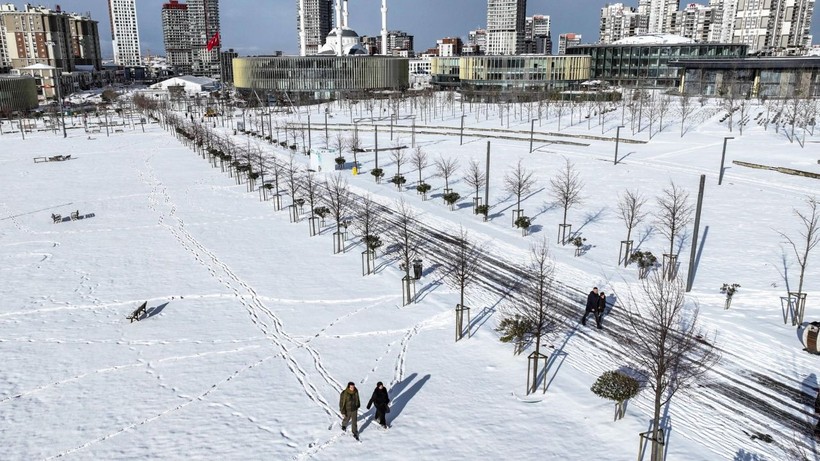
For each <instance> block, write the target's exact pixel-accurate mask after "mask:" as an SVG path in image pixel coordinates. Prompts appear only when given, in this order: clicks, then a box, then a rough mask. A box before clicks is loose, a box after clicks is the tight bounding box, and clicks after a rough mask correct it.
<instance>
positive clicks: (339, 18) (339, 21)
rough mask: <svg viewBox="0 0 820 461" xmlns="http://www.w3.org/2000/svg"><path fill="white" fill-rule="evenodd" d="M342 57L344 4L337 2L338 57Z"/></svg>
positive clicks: (337, 0) (338, 0)
mask: <svg viewBox="0 0 820 461" xmlns="http://www.w3.org/2000/svg"><path fill="white" fill-rule="evenodd" d="M341 55H342V3H341V1H340V0H336V56H341Z"/></svg>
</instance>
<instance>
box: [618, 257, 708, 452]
mask: <svg viewBox="0 0 820 461" xmlns="http://www.w3.org/2000/svg"><path fill="white" fill-rule="evenodd" d="M641 292H642V293H640V296H636V295H635V294H634V293H631V292H630V293H629V296H628V297H627V299H626V300H625V301H624V304H625V306H624V307H625V309H624V315H625V317H626V328H627V330H628V333H627V334H625V335H624V336H623V337H622V339H621V342H620V344H621V345H622V347H623V355H624V357H627V358H628V359H629V360H631V361H632V362H633V363H632V365H633V366H634V367H635V368H636V369H637V370H640V371H642V372H643V373H644V375H645V376H646V380H647V384H648V386H649V388H650V389H651V390H652V392H653V393H654V415H653V416H654V418H653V425H652V448H653V449H652V458H651V459H652V461H660V458H658V455H659V454H660V453H659V450H658V445H659V440H660V434H659V429H660V428H661V410H662V408H663V407H664V406H665V405H666V404H667V403H669V401H670V400H671V399H672V397H674V396H675V394H676V393H677V392H678V391H680V390H685V389H688V388H693V387H694V386H695V384H696V383H697V382H698V381H699V380H701V379H702V378H703V376H704V375H705V374H706V373H707V372H708V371H709V370H710V369H712V367H714V366H715V364H717V362H718V361H719V360H720V355H719V353H718V350H717V349H716V348H715V343H714V335H712V337H711V338H710V337H707V334H706V332H705V331H703V330H702V329H701V327H700V326H699V324H698V309H697V306H694V307H693V308H690V309H687V308H686V300H685V296H684V295H685V286H684V283H683V280H682V279H680V278H678V277H675V278H673V279H671V280H669V279H667V278H665V277H664V276H663V275H662V274H659V273H657V272H654V273H652V274H651V275H650V276H649V277H648V278H646V279H644V280H642V281H641Z"/></svg>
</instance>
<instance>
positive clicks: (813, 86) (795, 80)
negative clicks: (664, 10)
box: [672, 57, 820, 98]
mask: <svg viewBox="0 0 820 461" xmlns="http://www.w3.org/2000/svg"><path fill="white" fill-rule="evenodd" d="M672 65H673V66H676V67H678V68H679V69H681V71H682V73H683V80H682V82H681V86H680V90H681V91H685V92H686V93H687V94H692V95H705V96H717V95H720V94H723V93H726V92H732V94H735V95H741V96H749V97H766V98H790V97H793V96H797V97H802V98H818V97H820V57H783V58H778V57H759V58H758V57H754V58H746V59H717V60H709V61H704V60H694V59H682V60H680V61H677V62H675V63H672Z"/></svg>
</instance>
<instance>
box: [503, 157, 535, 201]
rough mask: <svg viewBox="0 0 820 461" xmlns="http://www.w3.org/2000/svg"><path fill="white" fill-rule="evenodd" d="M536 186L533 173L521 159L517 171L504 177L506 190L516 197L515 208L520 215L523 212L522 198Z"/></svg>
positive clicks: (510, 172)
mask: <svg viewBox="0 0 820 461" xmlns="http://www.w3.org/2000/svg"><path fill="white" fill-rule="evenodd" d="M533 185H535V179H533V177H532V171H529V170H527V169H526V168H524V165H523V160H521V159H519V160H518V164H517V165H516V167H515V169H514V170H512V171H509V172H507V174H506V175H504V190H505V191H506V192H507V193H509V194H512V195H515V198H516V201H515V204H516V205H515V208H516V210H517V211H518V212H519V213H522V210H521V197H522V196H523V195H525V194H529V193H530V191H532V186H533Z"/></svg>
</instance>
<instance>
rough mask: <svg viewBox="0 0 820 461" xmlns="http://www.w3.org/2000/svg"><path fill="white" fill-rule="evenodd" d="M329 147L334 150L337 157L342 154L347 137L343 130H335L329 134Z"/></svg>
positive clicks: (346, 143)
mask: <svg viewBox="0 0 820 461" xmlns="http://www.w3.org/2000/svg"><path fill="white" fill-rule="evenodd" d="M329 144H330V147H331V148H332V149H334V150H335V151H336V155H337V156H339V157H343V156H344V150H345V148H346V147H347V145H348V142H347V138H346V137H345V134H344V132H343V131H337V132H335V133H333V134H332V135H330V142H329Z"/></svg>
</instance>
